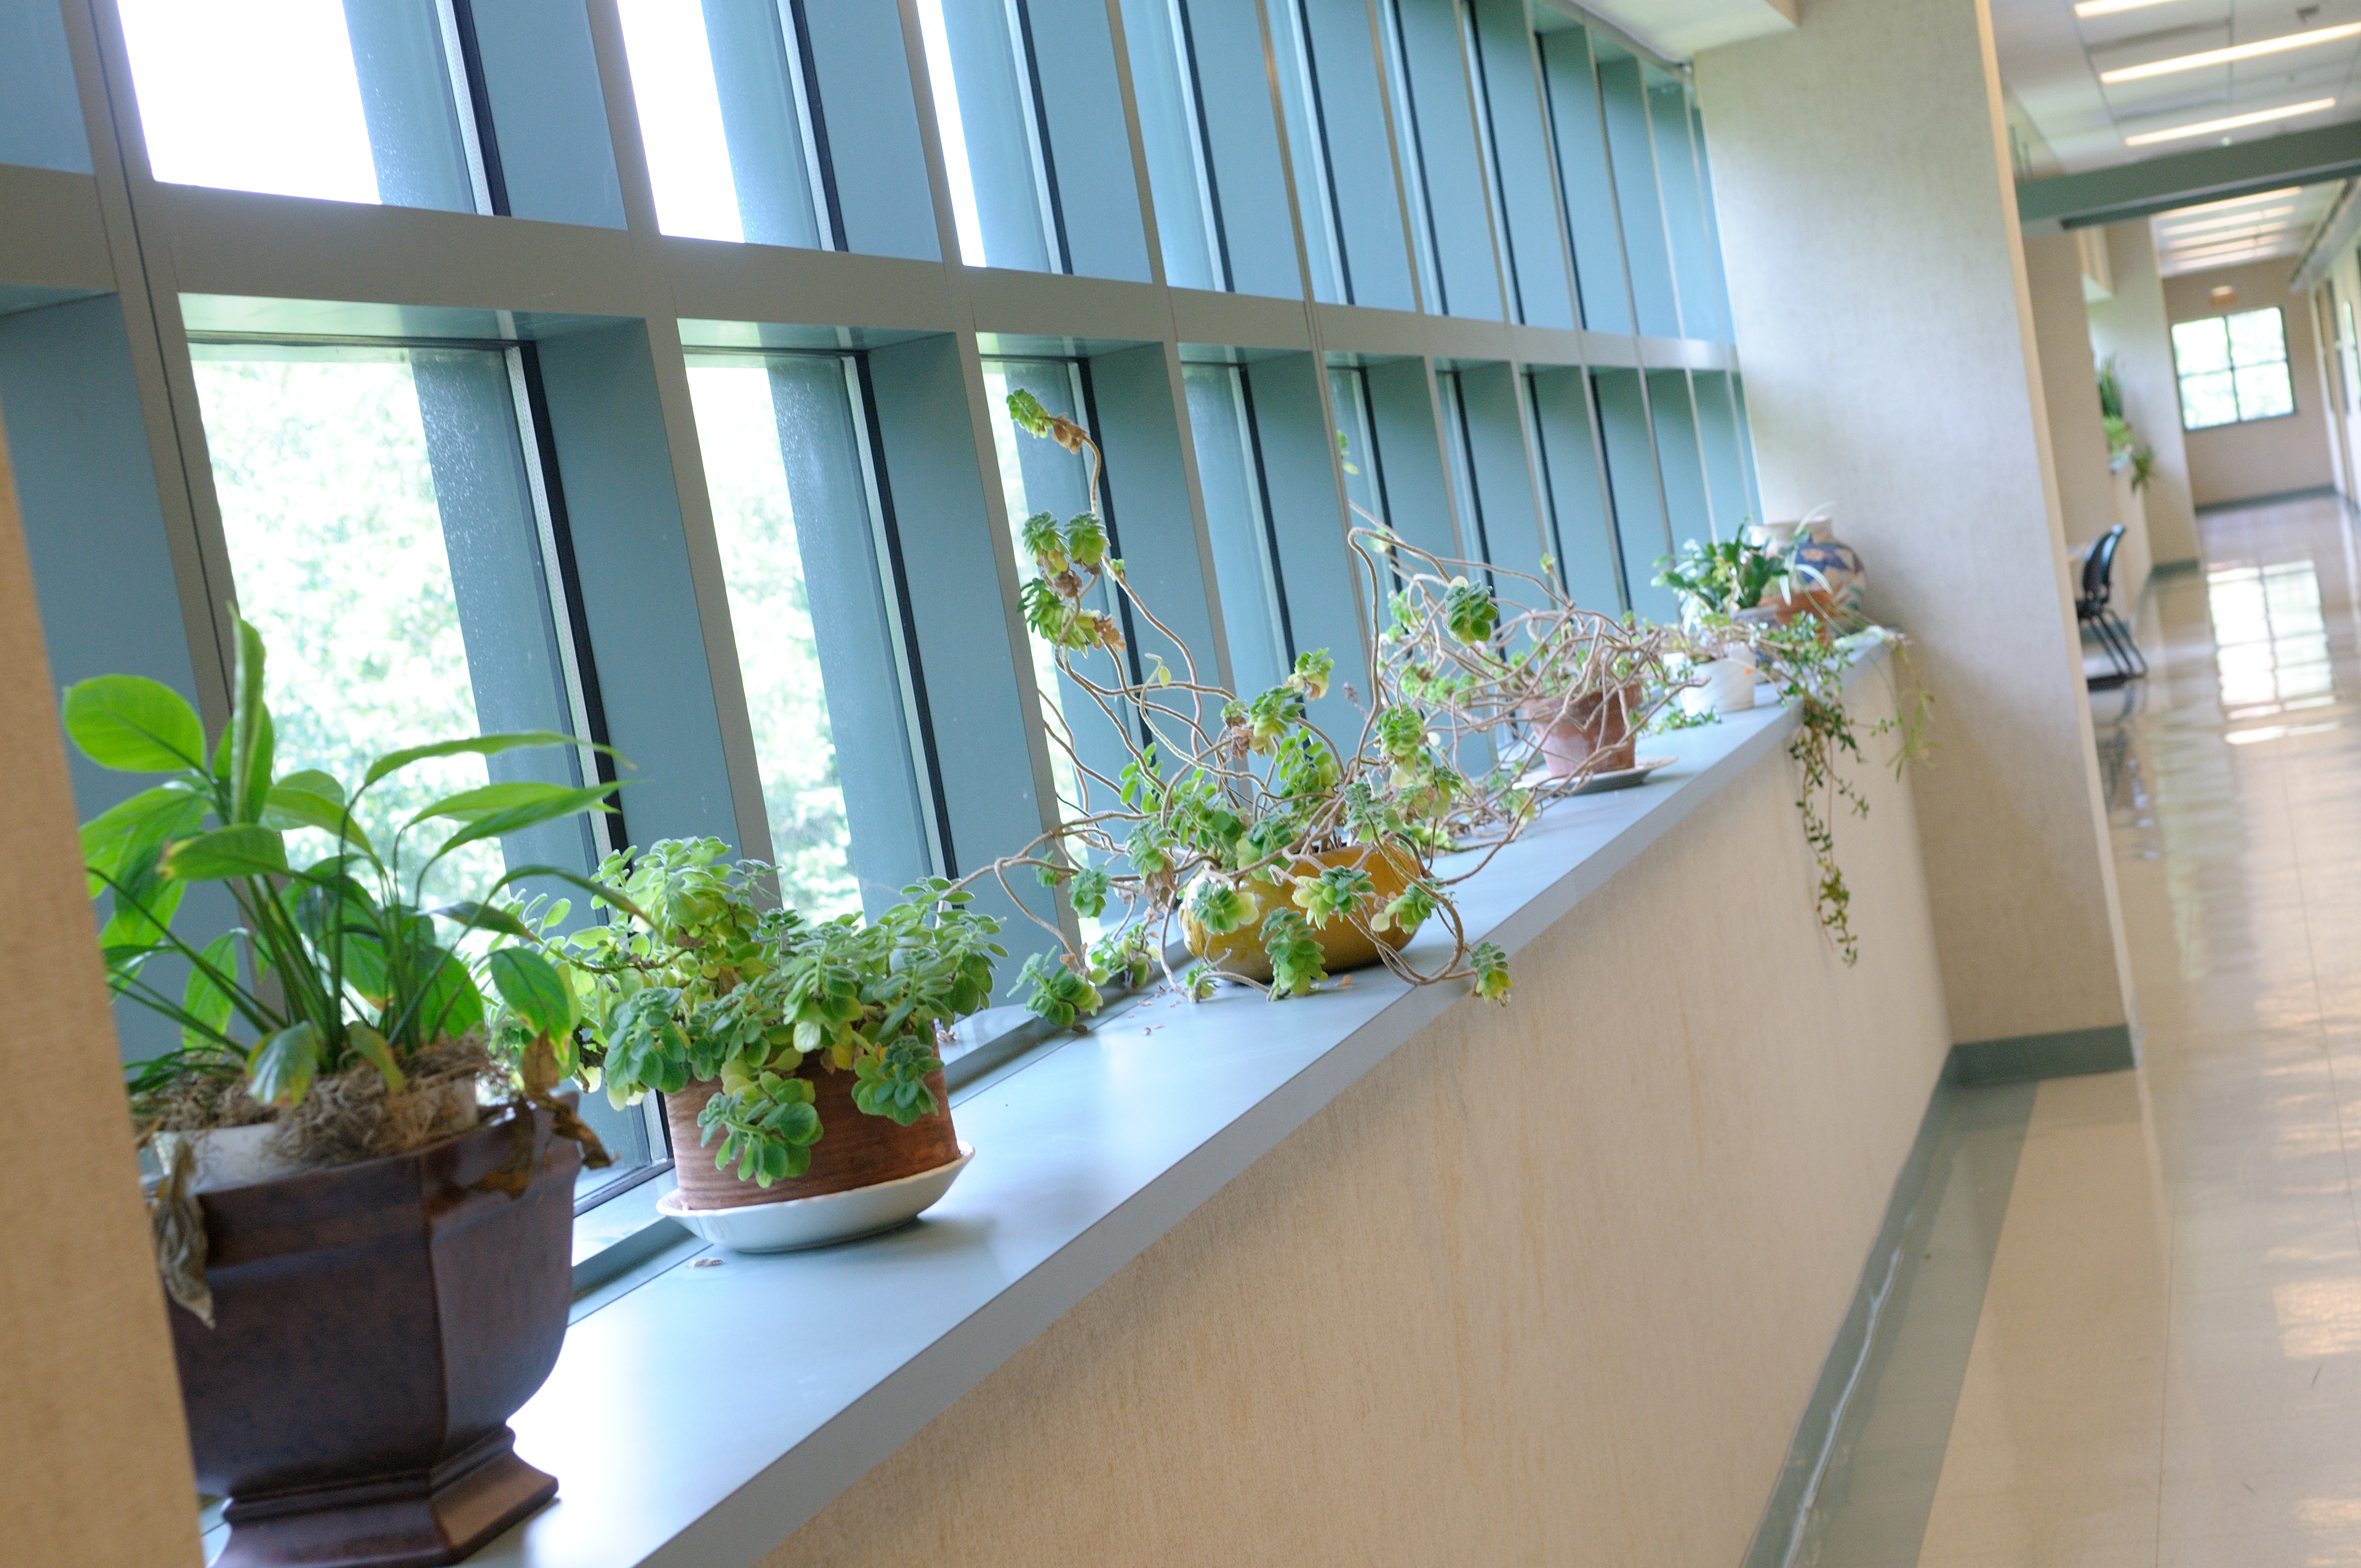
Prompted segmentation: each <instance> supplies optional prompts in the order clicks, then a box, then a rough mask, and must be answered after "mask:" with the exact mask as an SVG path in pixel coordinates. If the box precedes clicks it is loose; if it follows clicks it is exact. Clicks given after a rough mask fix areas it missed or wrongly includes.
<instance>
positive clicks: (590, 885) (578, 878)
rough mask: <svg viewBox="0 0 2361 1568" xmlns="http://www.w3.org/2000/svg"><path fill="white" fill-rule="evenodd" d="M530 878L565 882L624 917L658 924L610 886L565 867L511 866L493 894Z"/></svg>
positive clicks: (494, 887)
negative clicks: (618, 911)
mask: <svg viewBox="0 0 2361 1568" xmlns="http://www.w3.org/2000/svg"><path fill="white" fill-rule="evenodd" d="M528 877H531V878H534V879H536V880H546V881H550V882H562V883H566V884H567V885H568V886H571V887H578V888H580V889H581V890H582V891H583V892H585V893H587V894H590V895H591V896H592V897H594V898H596V899H598V901H599V902H601V903H603V904H605V905H608V906H609V907H611V908H613V909H617V910H620V911H621V912H622V913H623V914H625V915H628V916H631V918H632V919H634V920H638V921H641V922H642V923H643V924H648V925H653V924H654V922H653V920H651V919H650V918H649V916H648V912H647V911H646V910H644V909H642V908H641V907H640V906H639V905H636V904H634V903H632V902H631V900H630V899H628V898H626V897H624V896H623V894H622V893H621V892H620V890H618V889H617V888H615V887H614V886H613V885H611V884H610V883H601V882H593V881H592V880H591V879H590V878H588V877H586V876H584V875H583V874H582V873H581V872H575V871H568V870H566V868H565V867H564V866H511V867H510V868H509V870H508V871H507V872H506V873H504V874H503V875H502V876H501V878H500V881H498V882H496V883H493V884H492V886H491V888H490V890H489V891H490V892H492V893H498V892H499V891H500V889H502V888H504V887H509V886H511V885H513V884H514V883H520V882H522V881H524V880H525V879H526V878H528Z"/></svg>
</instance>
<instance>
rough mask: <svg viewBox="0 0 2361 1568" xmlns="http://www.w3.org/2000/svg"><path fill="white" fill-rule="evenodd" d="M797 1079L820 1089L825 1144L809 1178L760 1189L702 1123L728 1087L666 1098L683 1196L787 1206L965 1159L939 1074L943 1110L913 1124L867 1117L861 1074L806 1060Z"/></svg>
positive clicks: (816, 1102) (932, 1079) (817, 1102)
mask: <svg viewBox="0 0 2361 1568" xmlns="http://www.w3.org/2000/svg"><path fill="white" fill-rule="evenodd" d="M796 1077H797V1078H801V1079H805V1080H808V1081H809V1082H810V1084H811V1086H812V1096H813V1098H812V1108H813V1109H814V1110H816V1111H818V1113H819V1125H820V1136H819V1142H818V1143H816V1144H814V1145H813V1146H812V1150H811V1168H809V1169H807V1170H806V1171H805V1172H804V1173H803V1175H801V1176H796V1177H789V1178H788V1179H785V1180H784V1181H774V1182H773V1183H771V1185H769V1186H768V1187H760V1186H757V1185H755V1184H754V1183H753V1182H751V1181H741V1180H739V1179H738V1174H737V1171H736V1169H735V1168H731V1169H730V1170H717V1169H715V1168H714V1165H713V1157H714V1155H715V1154H716V1153H717V1152H718V1151H719V1149H720V1147H721V1137H722V1135H720V1134H719V1133H716V1134H715V1135H713V1141H712V1142H711V1143H709V1144H707V1143H699V1142H698V1140H699V1139H700V1138H702V1137H703V1136H704V1133H703V1131H702V1130H701V1129H700V1128H698V1126H697V1117H699V1116H701V1115H703V1114H704V1113H705V1102H707V1101H708V1100H710V1099H712V1098H713V1097H714V1095H716V1094H718V1093H719V1092H720V1090H721V1084H720V1082H719V1080H714V1079H707V1080H703V1081H701V1082H696V1083H691V1084H690V1085H689V1086H688V1087H687V1088H686V1089H685V1090H683V1091H680V1092H679V1093H678V1094H667V1095H665V1096H664V1121H665V1123H666V1124H667V1125H669V1126H670V1127H671V1129H672V1164H673V1174H674V1176H675V1178H677V1179H678V1180H679V1182H680V1201H681V1203H682V1204H683V1206H685V1207H686V1208H690V1209H742V1208H744V1207H745V1206H746V1205H748V1204H750V1203H781V1202H785V1201H787V1200H788V1199H790V1198H818V1197H819V1196H820V1195H821V1194H823V1193H828V1192H845V1191H850V1190H851V1189H853V1188H856V1187H873V1186H875V1185H876V1184H877V1183H879V1182H881V1181H899V1180H900V1179H902V1178H904V1177H906V1176H916V1175H917V1174H918V1173H919V1172H920V1171H922V1170H932V1169H934V1168H936V1167H937V1166H941V1165H949V1164H950V1162H951V1161H953V1160H955V1159H957V1158H959V1135H958V1134H957V1133H955V1132H954V1131H952V1129H951V1113H950V1097H949V1093H948V1091H946V1090H945V1089H944V1087H943V1075H942V1074H941V1073H940V1072H939V1071H938V1072H935V1073H931V1074H929V1075H928V1079H927V1087H928V1089H931V1090H933V1091H934V1094H935V1105H936V1109H935V1110H934V1111H932V1112H929V1113H928V1114H926V1115H924V1116H921V1117H919V1118H918V1119H917V1121H915V1122H913V1123H911V1124H909V1125H908V1126H906V1127H902V1126H896V1125H895V1123H894V1120H893V1118H892V1117H890V1116H871V1115H867V1114H864V1113H862V1111H861V1109H860V1108H859V1107H858V1106H856V1105H854V1104H853V1102H852V1085H853V1081H854V1080H853V1076H852V1074H851V1072H850V1071H845V1072H836V1071H831V1070H829V1069H826V1068H823V1067H822V1066H820V1064H819V1059H818V1058H815V1057H807V1058H804V1065H803V1066H802V1067H800V1068H798V1069H796Z"/></svg>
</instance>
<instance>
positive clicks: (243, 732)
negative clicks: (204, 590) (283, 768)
mask: <svg viewBox="0 0 2361 1568" xmlns="http://www.w3.org/2000/svg"><path fill="white" fill-rule="evenodd" d="M262 665H263V652H262V633H260V632H258V631H257V630H255V629H254V628H253V627H252V626H251V625H249V624H248V623H247V620H246V618H245V617H244V616H240V617H238V619H237V694H236V703H235V705H234V707H232V710H231V714H230V752H229V783H230V800H231V803H232V804H233V805H234V806H236V810H237V819H238V820H239V821H240V822H252V821H255V820H256V819H257V818H258V817H261V815H262V803H263V800H264V799H265V797H266V796H268V795H269V793H270V768H271V763H272V762H273V761H274V759H273V757H272V755H271V753H272V751H274V750H275V741H274V738H273V734H272V730H271V727H270V709H269V707H268V706H267V705H265V703H264V702H263V696H262Z"/></svg>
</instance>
